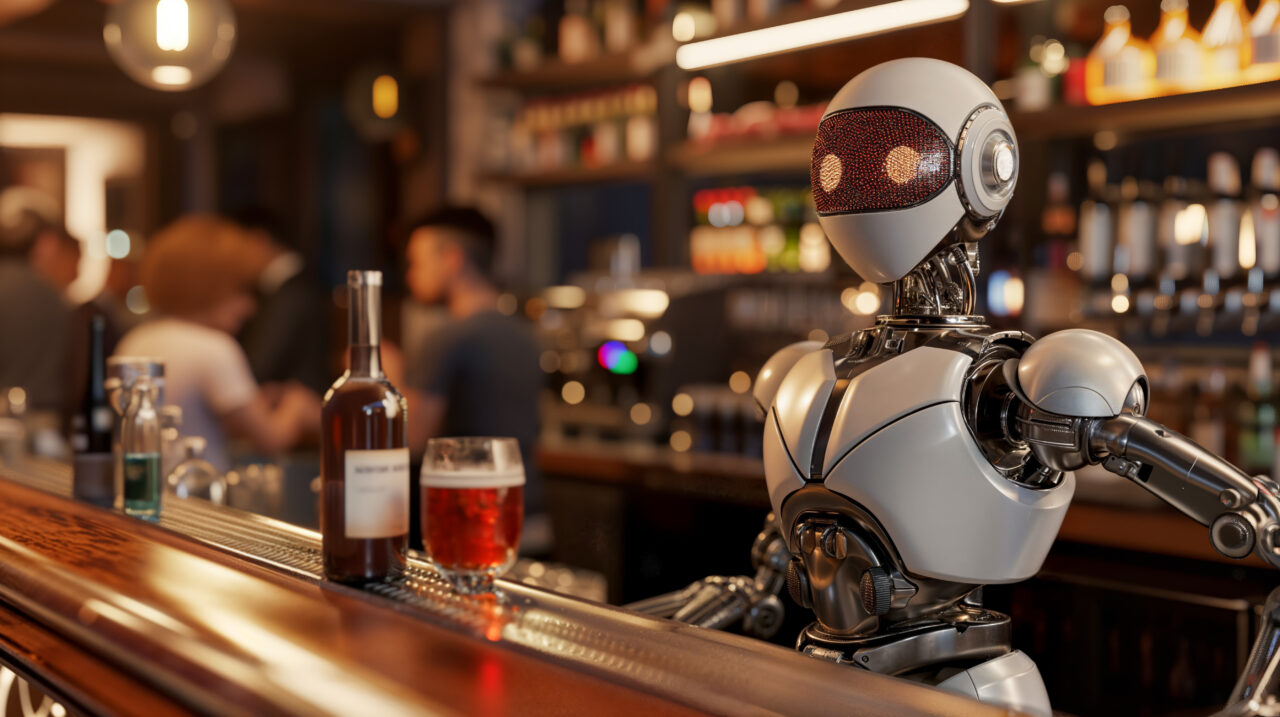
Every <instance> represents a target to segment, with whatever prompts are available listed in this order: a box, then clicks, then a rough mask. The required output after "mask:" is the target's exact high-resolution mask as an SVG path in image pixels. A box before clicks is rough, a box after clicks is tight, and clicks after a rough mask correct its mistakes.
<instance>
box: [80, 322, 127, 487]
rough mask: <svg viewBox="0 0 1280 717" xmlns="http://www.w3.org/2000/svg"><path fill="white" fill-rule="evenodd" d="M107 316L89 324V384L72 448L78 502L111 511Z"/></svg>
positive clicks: (112, 471)
mask: <svg viewBox="0 0 1280 717" xmlns="http://www.w3.org/2000/svg"><path fill="white" fill-rule="evenodd" d="M106 329H107V320H106V317H104V316H102V315H101V314H99V315H96V316H94V317H93V318H92V319H90V322H89V371H88V376H89V383H88V386H86V387H85V392H84V396H83V397H82V398H81V401H80V407H79V408H78V409H77V410H76V413H75V415H73V416H72V417H71V449H72V451H74V453H75V458H74V463H73V478H72V483H71V493H72V495H73V496H75V497H76V498H77V499H78V500H83V501H85V502H86V503H92V504H93V505H97V506H100V507H103V508H111V507H113V506H114V505H115V500H116V474H115V461H114V454H113V453H112V451H111V428H112V423H113V422H114V421H115V414H114V413H113V412H112V410H111V405H110V404H108V403H107V389H106V386H105V385H104V382H105V381H106V349H105V347H104V344H103V342H104V334H105V333H106Z"/></svg>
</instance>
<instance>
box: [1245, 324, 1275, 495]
mask: <svg viewBox="0 0 1280 717" xmlns="http://www.w3.org/2000/svg"><path fill="white" fill-rule="evenodd" d="M1271 374H1272V361H1271V347H1270V346H1268V345H1267V344H1265V343H1263V342H1258V343H1255V344H1254V345H1253V348H1252V349H1251V350H1250V351H1249V371H1248V382H1247V385H1246V386H1245V400H1243V401H1241V403H1240V416H1239V421H1240V436H1239V441H1240V448H1239V452H1240V461H1241V463H1242V464H1243V465H1244V467H1245V469H1246V470H1249V471H1251V472H1254V473H1264V474H1265V473H1270V472H1271V462H1272V460H1274V457H1275V450H1276V449H1275V428H1276V407H1275V405H1274V404H1273V403H1272V402H1271Z"/></svg>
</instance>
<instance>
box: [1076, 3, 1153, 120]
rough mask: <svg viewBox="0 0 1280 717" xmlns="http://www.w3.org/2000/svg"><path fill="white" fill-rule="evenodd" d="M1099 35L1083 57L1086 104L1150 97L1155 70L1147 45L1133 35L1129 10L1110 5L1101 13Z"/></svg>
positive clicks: (1151, 54) (1120, 6)
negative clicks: (1103, 26) (1104, 12)
mask: <svg viewBox="0 0 1280 717" xmlns="http://www.w3.org/2000/svg"><path fill="white" fill-rule="evenodd" d="M1103 21H1104V22H1105V23H1106V27H1105V28H1104V29H1103V31H1102V38H1101V39H1100V40H1098V44H1096V45H1094V46H1093V49H1092V50H1090V51H1089V56H1088V57H1087V58H1085V95H1086V97H1087V98H1088V100H1089V104H1092V105H1102V104H1108V103H1110V102H1120V101H1123V100H1134V99H1140V98H1143V97H1150V96H1151V94H1152V80H1153V78H1154V77H1155V73H1156V57H1155V53H1153V52H1152V51H1151V46H1150V45H1148V44H1147V43H1145V42H1143V41H1142V40H1139V39H1138V38H1136V37H1134V36H1133V31H1132V28H1131V27H1130V25H1129V10H1128V8H1126V7H1124V6H1123V5H1112V6H1111V7H1109V8H1107V12H1106V14H1105V15H1103Z"/></svg>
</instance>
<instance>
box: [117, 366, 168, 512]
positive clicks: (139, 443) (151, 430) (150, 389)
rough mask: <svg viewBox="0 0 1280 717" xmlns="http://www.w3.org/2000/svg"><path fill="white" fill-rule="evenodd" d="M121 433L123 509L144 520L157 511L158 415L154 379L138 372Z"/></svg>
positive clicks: (158, 504)
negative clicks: (139, 374)
mask: <svg viewBox="0 0 1280 717" xmlns="http://www.w3.org/2000/svg"><path fill="white" fill-rule="evenodd" d="M130 394H131V395H130V399H129V408H128V410H127V411H126V412H125V415H124V423H123V426H122V430H121V435H120V443H121V448H122V452H123V453H124V512H125V513H126V514H128V515H132V516H135V517H138V518H143V519H146V520H153V521H154V520H156V519H157V518H158V517H159V515H160V416H159V413H158V412H157V411H156V405H155V403H156V396H157V394H158V390H157V387H156V385H155V383H154V382H153V381H152V380H151V378H150V377H148V376H139V377H138V378H137V380H136V381H135V382H134V384H133V390H132V391H131V392H130Z"/></svg>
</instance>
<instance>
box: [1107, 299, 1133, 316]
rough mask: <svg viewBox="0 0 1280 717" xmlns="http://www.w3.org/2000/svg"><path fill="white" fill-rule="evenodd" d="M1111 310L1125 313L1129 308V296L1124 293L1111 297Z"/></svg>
mask: <svg viewBox="0 0 1280 717" xmlns="http://www.w3.org/2000/svg"><path fill="white" fill-rule="evenodd" d="M1111 310H1112V311H1114V312H1116V313H1117V314H1123V313H1124V312H1126V311H1128V310H1129V297H1127V296H1125V295H1124V294H1116V295H1115V296H1113V297H1111Z"/></svg>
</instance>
